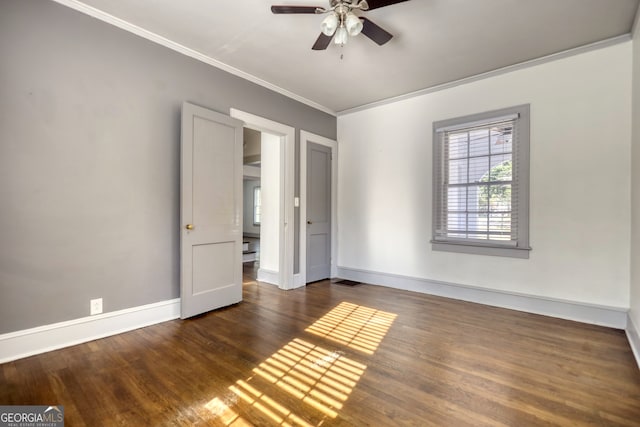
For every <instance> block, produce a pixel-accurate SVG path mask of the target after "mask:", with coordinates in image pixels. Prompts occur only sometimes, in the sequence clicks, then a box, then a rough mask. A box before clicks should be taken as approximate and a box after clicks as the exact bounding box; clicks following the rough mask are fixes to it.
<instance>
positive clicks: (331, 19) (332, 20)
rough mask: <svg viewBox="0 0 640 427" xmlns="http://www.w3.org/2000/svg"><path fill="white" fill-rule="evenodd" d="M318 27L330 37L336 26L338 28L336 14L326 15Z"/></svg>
mask: <svg viewBox="0 0 640 427" xmlns="http://www.w3.org/2000/svg"><path fill="white" fill-rule="evenodd" d="M320 28H321V29H322V34H324V35H325V36H329V37H331V36H332V35H333V33H335V32H336V28H338V15H336V14H335V13H331V14H329V15H327V17H326V18H324V19H323V20H322V24H321V25H320Z"/></svg>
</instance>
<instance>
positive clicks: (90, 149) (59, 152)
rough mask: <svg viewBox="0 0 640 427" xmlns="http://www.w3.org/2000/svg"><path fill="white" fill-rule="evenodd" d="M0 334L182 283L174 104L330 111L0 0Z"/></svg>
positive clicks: (172, 290) (62, 10) (51, 10)
mask: <svg viewBox="0 0 640 427" xmlns="http://www.w3.org/2000/svg"><path fill="white" fill-rule="evenodd" d="M0 56H1V59H0V200H2V202H1V205H0V333H4V332H10V331H16V330H21V329H25V328H29V327H34V326H38V325H44V324H50V323H54V322H59V321H64V320H69V319H74V318H79V317H83V316H87V315H88V314H89V300H90V299H92V298H97V297H103V298H104V311H105V312H108V311H114V310H119V309H123V308H127V307H134V306H139V305H142V304H148V303H153V302H156V301H162V300H167V299H171V298H176V297H178V296H179V276H178V272H179V264H178V261H179V254H178V247H179V240H178V236H179V235H178V232H179V231H178V230H179V206H178V203H179V187H178V185H179V153H180V152H179V140H180V127H179V120H180V108H181V104H182V102H183V101H190V102H193V103H196V104H199V105H202V106H204V107H208V108H210V109H213V110H216V111H219V112H222V113H226V114H228V112H229V108H231V107H233V108H237V109H240V110H243V111H247V112H249V113H253V114H257V115H259V116H262V117H265V118H268V119H271V120H275V121H278V122H281V123H285V124H287V125H290V126H293V127H295V128H296V129H301V128H302V129H305V130H309V131H311V132H314V133H318V134H320V135H324V136H326V137H329V138H335V137H336V120H335V118H334V117H332V116H330V115H328V114H325V113H323V112H320V111H317V110H315V109H313V108H311V107H308V106H306V105H303V104H300V103H298V102H296V101H294V100H291V99H289V98H287V97H284V96H282V95H279V94H277V93H274V92H272V91H270V90H268V89H265V88H263V87H261V86H258V85H255V84H253V83H250V82H248V81H246V80H243V79H240V78H238V77H235V76H233V75H230V74H228V73H226V72H224V71H221V70H218V69H215V68H213V67H211V66H208V65H206V64H203V63H200V62H197V61H195V60H193V59H190V58H188V57H185V56H182V55H180V54H178V53H176V52H173V51H171V50H169V49H167V48H164V47H162V46H159V45H156V44H154V43H152V42H149V41H147V40H144V39H142V38H139V37H137V36H135V35H132V34H129V33H127V32H125V31H122V30H120V29H117V28H114V27H112V26H109V25H107V24H105V23H102V22H100V21H98V20H95V19H93V18H90V17H88V16H85V15H83V14H81V13H79V12H76V11H73V10H71V9H68V8H66V7H64V6H61V5H58V4H55V3H53V2H50V1H42V0H2V1H0Z"/></svg>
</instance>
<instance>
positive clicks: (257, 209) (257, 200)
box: [253, 187, 262, 225]
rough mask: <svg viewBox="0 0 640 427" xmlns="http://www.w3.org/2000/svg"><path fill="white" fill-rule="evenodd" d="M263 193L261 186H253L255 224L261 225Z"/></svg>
mask: <svg viewBox="0 0 640 427" xmlns="http://www.w3.org/2000/svg"><path fill="white" fill-rule="evenodd" d="M261 205H262V194H261V191H260V187H253V225H260V217H261V211H262V208H261Z"/></svg>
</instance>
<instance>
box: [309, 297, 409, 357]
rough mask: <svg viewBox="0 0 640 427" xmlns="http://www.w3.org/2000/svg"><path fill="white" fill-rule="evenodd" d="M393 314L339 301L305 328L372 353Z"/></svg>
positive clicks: (394, 316)
mask: <svg viewBox="0 0 640 427" xmlns="http://www.w3.org/2000/svg"><path fill="white" fill-rule="evenodd" d="M396 317H397V315H396V314H393V313H388V312H386V311H381V310H376V309H375V308H369V307H363V306H361V305H357V304H352V303H348V302H342V303H340V304H339V305H338V306H337V307H336V308H334V309H333V310H331V311H330V312H329V313H327V314H325V315H324V316H322V317H321V318H320V319H318V320H317V321H316V322H315V323H314V324H313V325H311V326H309V327H308V328H307V329H306V331H307V332H310V333H312V334H314V335H318V336H321V337H323V338H327V339H330V340H332V341H334V342H337V343H339V344H344V345H346V346H348V347H350V348H352V349H354V350H358V351H361V352H363V353H365V354H373V353H374V352H375V351H376V349H377V348H378V345H379V344H380V342H381V341H382V339H383V338H384V336H385V335H386V334H387V331H388V330H389V328H390V327H391V324H392V323H393V321H394V320H395V318H396Z"/></svg>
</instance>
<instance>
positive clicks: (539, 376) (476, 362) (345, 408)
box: [0, 265, 640, 426]
mask: <svg viewBox="0 0 640 427" xmlns="http://www.w3.org/2000/svg"><path fill="white" fill-rule="evenodd" d="M254 277H255V276H254V275H253V271H252V268H251V266H250V265H248V266H245V285H244V301H243V302H242V303H240V304H238V305H236V306H233V307H229V308H226V309H222V310H218V311H215V312H211V313H208V314H205V315H202V316H199V317H197V318H194V319H190V320H175V321H170V322H166V323H162V324H159V325H155V326H150V327H147V328H143V329H138V330H136V331H132V332H128V333H125V334H121V335H117V336H113V337H109V338H104V339H100V340H97V341H93V342H90V343H86V344H82V345H77V346H74V347H69V348H66V349H62V350H58V351H53V352H50V353H46V354H42V355H38V356H34V357H30V358H26V359H22V360H18V361H15V362H11V363H6V364H3V365H0V404H5V405H6V404H47V405H48V404H59V405H64V409H65V422H66V425H67V426H82V425H86V426H108V425H123V426H124V425H126V426H159V425H167V426H172V425H185V426H190V425H234V426H236V425H257V426H263V425H264V426H266V425H304V426H308V425H313V426H317V425H323V426H327V425H356V426H363V425H373V426H395V425H416V426H427V425H433V426H482V425H487V426H538V425H562V426H570V425H571V426H574V425H594V426H604V425H611V426H617V425H620V426H639V425H640V371H639V370H638V367H637V365H636V364H635V361H634V359H633V356H632V354H631V350H630V348H629V344H628V343H627V340H626V337H625V335H624V332H622V331H618V330H613V329H608V328H603V327H598V326H591V325H585V324H580V323H575V322H570V321H564V320H559V319H553V318H548V317H543V316H537V315H532V314H526V313H520V312H516V311H510V310H504V309H499V308H492V307H487V306H482V305H477V304H472V303H466V302H461V301H455V300H448V299H445V298H438V297H433V296H427V295H422V294H416V293H411V292H404V291H398V290H393V289H387V288H383V287H377V286H369V285H358V286H344V285H339V284H336V283H332V282H330V281H322V282H317V283H314V284H311V285H309V286H307V287H306V288H301V289H298V290H295V291H288V292H285V291H280V290H278V289H277V288H276V287H274V286H271V285H267V284H259V283H257V282H256V281H255V279H254Z"/></svg>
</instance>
